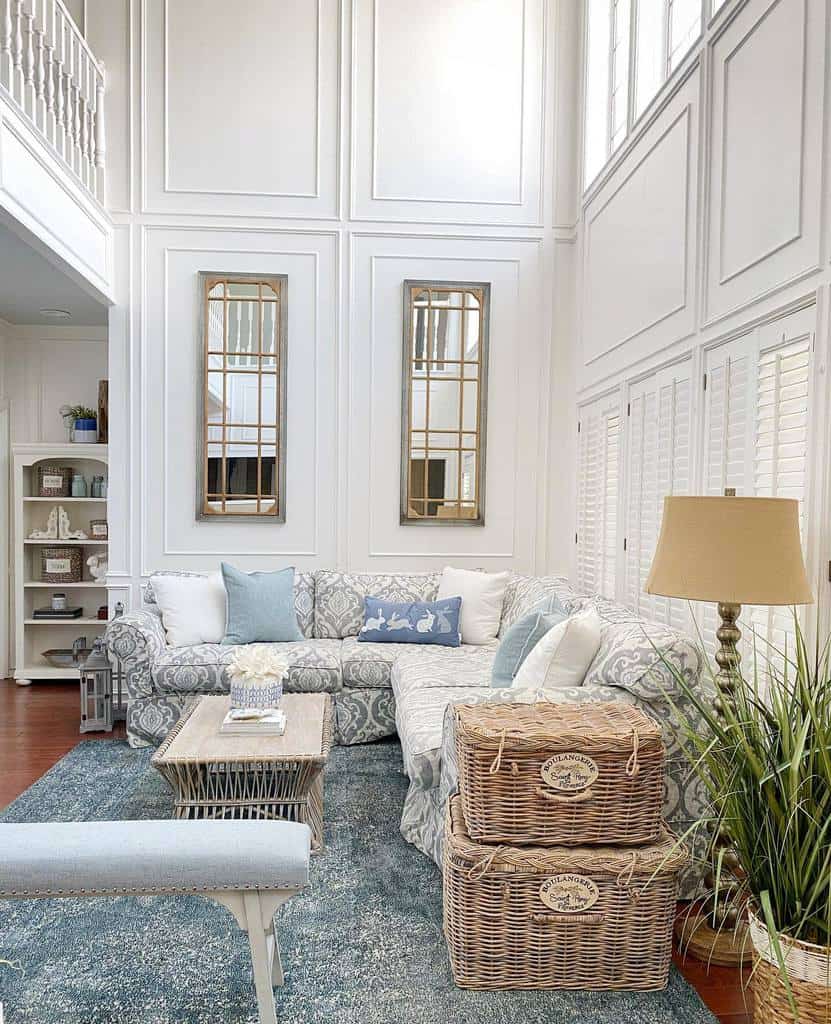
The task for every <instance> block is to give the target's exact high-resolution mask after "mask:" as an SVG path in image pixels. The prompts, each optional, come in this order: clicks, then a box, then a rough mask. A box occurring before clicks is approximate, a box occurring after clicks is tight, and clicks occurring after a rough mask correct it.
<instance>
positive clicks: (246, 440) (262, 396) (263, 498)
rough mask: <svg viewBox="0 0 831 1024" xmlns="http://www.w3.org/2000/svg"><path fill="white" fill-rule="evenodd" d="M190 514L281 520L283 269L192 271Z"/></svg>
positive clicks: (283, 499)
mask: <svg viewBox="0 0 831 1024" xmlns="http://www.w3.org/2000/svg"><path fill="white" fill-rule="evenodd" d="M199 284H200V287H199V295H200V311H199V312H200V319H201V324H202V343H201V349H202V377H201V382H200V396H201V401H200V406H201V411H200V420H199V424H198V431H197V436H198V438H199V441H200V444H201V450H200V453H199V459H198V463H197V466H198V468H197V505H196V517H197V519H217V518H232V517H234V518H239V517H245V518H248V519H252V518H258V519H264V520H268V521H270V522H281V523H282V522H285V518H286V325H287V307H286V301H287V295H286V292H287V277H286V275H285V274H268V275H259V274H215V273H207V272H202V273H200V274H199Z"/></svg>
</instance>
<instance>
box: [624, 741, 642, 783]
mask: <svg viewBox="0 0 831 1024" xmlns="http://www.w3.org/2000/svg"><path fill="white" fill-rule="evenodd" d="M639 747H640V737H639V736H638V730H637V729H633V730H632V753H631V755H630V757H629V760H628V761H627V762H626V777H627V778H629V779H635V778H637V776H638V772H639V771H640V770H641V764H640V761H639V760H638V749H639Z"/></svg>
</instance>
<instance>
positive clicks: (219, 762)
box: [151, 693, 333, 850]
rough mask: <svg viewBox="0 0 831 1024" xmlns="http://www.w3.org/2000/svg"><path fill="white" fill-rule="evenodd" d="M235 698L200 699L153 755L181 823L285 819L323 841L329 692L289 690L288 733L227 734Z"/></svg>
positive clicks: (329, 732)
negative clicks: (190, 820) (303, 825)
mask: <svg viewBox="0 0 831 1024" xmlns="http://www.w3.org/2000/svg"><path fill="white" fill-rule="evenodd" d="M229 705H230V698H229V697H198V698H197V699H196V700H194V701H193V702H192V703H191V704H190V705H189V706H188V707H187V708H186V709H185V711H184V713H183V714H182V717H181V718H180V719H179V721H178V722H177V723H176V725H175V726H174V727H173V729H172V730H171V731H170V733H169V734H168V736H167V738H166V739H165V741H164V742H163V743H162V745H161V746H160V747H159V749H158V750H157V751H156V753H155V754H154V755H153V758H152V760H151V764H152V765H153V766H154V768H158V770H159V771H160V772H161V774H162V775H163V776H164V777H165V779H167V781H168V782H169V783H170V785H171V787H172V788H173V792H174V794H175V809H174V812H173V813H174V817H176V818H283V819H285V820H287V821H302V822H305V823H306V824H307V825H308V826H309V827H310V828H311V830H312V849H314V850H319V849H320V848H321V846H322V844H323V766H324V765H325V763H326V759H327V758H328V756H329V750H330V748H331V746H332V729H333V712H332V702H331V699H330V697H329V696H328V695H327V694H325V693H287V694H284V695H283V699H282V701H281V704H280V706H281V707H282V708H283V710H284V711H285V713H286V731H285V733H284V734H283V735H282V736H225V735H222V734H220V732H219V726H220V724H221V723H222V719H223V718H224V717H225V714H226V713H227V711H228V708H229Z"/></svg>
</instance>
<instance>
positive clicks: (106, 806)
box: [0, 740, 715, 1024]
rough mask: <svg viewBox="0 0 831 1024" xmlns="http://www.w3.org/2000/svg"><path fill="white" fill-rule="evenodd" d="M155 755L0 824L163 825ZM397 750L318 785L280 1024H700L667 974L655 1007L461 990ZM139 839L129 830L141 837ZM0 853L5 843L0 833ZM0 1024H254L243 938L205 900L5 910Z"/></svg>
mask: <svg viewBox="0 0 831 1024" xmlns="http://www.w3.org/2000/svg"><path fill="white" fill-rule="evenodd" d="M149 759H150V751H136V750H130V749H129V748H128V747H127V746H126V744H124V743H119V742H115V741H100V740H95V741H87V742H84V743H81V744H79V746H78V747H76V748H75V749H74V750H73V751H72V752H71V753H69V754H68V755H67V756H66V757H64V758H63V760H61V761H60V762H59V763H58V764H56V765H55V767H54V768H52V769H51V770H50V771H49V772H48V773H47V774H46V775H45V776H44V777H43V778H42V779H40V780H39V781H38V782H36V783H35V785H33V786H32V787H31V788H30V789H28V790H27V791H26V792H25V793H24V794H23V795H22V796H21V797H20V798H19V799H18V800H16V801H15V802H14V803H13V804H12V805H11V806H10V807H9V808H8V809H7V810H6V811H5V813H4V814H2V815H0V818H2V819H3V820H5V821H70V820H79V819H84V820H107V819H114V818H127V819H137V820H140V819H142V818H164V817H168V816H169V815H170V813H171V806H172V805H171V798H170V793H169V790H168V787H167V785H166V783H165V782H164V781H163V780H162V779H161V777H160V776H159V775H158V773H157V772H156V771H155V770H154V769H153V768H151V767H150V764H149ZM405 790H406V780H405V778H404V777H403V776H402V774H401V753H400V748H399V746H398V744H397V743H393V742H390V743H382V744H375V745H372V746H364V747H338V748H335V750H334V751H333V753H332V757H331V761H330V764H329V769H328V773H327V778H326V804H325V818H326V836H325V840H326V850H325V852H324V853H323V854H322V855H321V856H318V857H315V858H314V859H313V871H312V878H313V881H312V885H311V886H310V888H309V889H308V890H307V891H306V893H304V894H303V895H302V896H300V897H297V898H295V899H294V900H291V901H290V902H289V903H287V904H286V905H285V906H284V907H283V908H282V909H281V910H280V911H278V929H279V935H280V944H281V946H282V950H283V964H284V966H285V972H286V984H285V986H284V987H283V988H282V989H277V990H276V996H277V1016H278V1019H279V1020H280V1022H281V1024H318V1022H319V1024H324V1022H325V1024H410V1022H411V1024H485V1022H487V1024H619V1022H623V1021H625V1022H627V1024H641V1022H643V1024H647V1022H648V1024H712V1022H713V1021H714V1020H715V1018H714V1017H713V1016H712V1014H710V1013H709V1011H708V1010H706V1009H705V1008H704V1006H703V1005H702V1003H701V1001H700V999H699V998H698V996H697V995H696V993H695V992H694V991H693V989H691V988H690V987H689V986H688V985H687V983H686V982H685V981H684V980H683V978H682V977H681V976H680V975H679V974H678V973H677V972H676V971H675V970H673V972H672V974H671V976H670V982H669V987H668V988H667V990H666V991H665V992H654V993H565V992H543V993H540V992H498V993H476V992H463V991H460V990H459V989H457V988H456V987H455V986H454V985H453V979H452V977H451V974H450V966H449V963H448V959H447V951H446V947H445V944H444V938H443V936H442V924H441V875H440V873H439V871H438V869H437V868H436V866H435V865H434V864H433V863H432V862H431V861H430V860H428V858H427V857H425V856H423V855H422V854H421V853H419V852H418V851H417V850H415V849H414V848H413V847H411V846H409V845H408V844H407V843H405V842H404V840H403V839H402V838H401V836H400V835H399V832H398V819H399V815H400V810H401V803H402V801H403V798H404V793H405ZM136 828H141V825H140V824H137V825H136ZM0 856H2V836H1V835H0ZM0 957H2V958H5V959H9V960H14V961H17V963H19V965H20V967H21V968H22V969H21V970H10V969H9V968H8V967H6V966H4V965H2V964H0V1001H2V1003H3V1007H4V1011H5V1020H6V1022H7V1024H220V1022H221V1024H254V1022H256V1019H257V1017H256V1004H255V1001H254V989H253V984H252V979H251V961H250V959H249V953H248V946H247V940H246V937H245V935H244V934H243V933H242V932H241V931H240V930H239V929H238V928H237V926H236V924H235V923H234V920H233V918H232V917H231V915H230V913H229V912H228V911H227V910H225V909H224V908H222V907H220V906H218V905H217V904H215V903H212V902H210V901H209V900H205V899H202V898H201V897H195V896H192V897H155V898H150V897H141V898H135V897H123V898H121V899H117V900H103V899H87V900H68V899H66V900H30V901H19V902H16V901H11V900H5V901H0Z"/></svg>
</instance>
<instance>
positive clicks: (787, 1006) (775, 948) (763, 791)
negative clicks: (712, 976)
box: [675, 615, 831, 1024]
mask: <svg viewBox="0 0 831 1024" xmlns="http://www.w3.org/2000/svg"><path fill="white" fill-rule="evenodd" d="M817 632H818V633H819V634H820V635H819V636H818V639H817V642H816V645H815V646H814V644H813V643H812V645H811V650H810V651H809V650H808V647H807V644H806V641H805V637H804V635H803V632H802V628H801V626H800V624H799V621H798V620H797V618H796V615H794V634H793V640H792V641H791V642H790V643H788V644H787V646H785V645H782V644H779V643H777V645H776V647H773V645H770V644H764V643H763V642H762V641H761V640H760V641H757V646H756V650H755V654H754V657H753V658H752V659H750V658H748V659H747V662H748V664H747V666H746V667H744V668H742V669H739V668H738V667H737V670H736V672H735V674H734V677H733V679H734V687H733V690H732V692H731V694H730V699H729V700H728V701H724V702H723V708H722V710H720V711H716V710H715V709H714V708H713V707H712V703H711V700H710V697H709V695H708V693H707V690H706V689H697V691H696V692H695V693H692V692H691V689H690V686H689V683H688V682H681V681H679V686H680V687H681V692H683V694H684V696H685V697H686V698H687V699H688V700H689V701H690V703H691V704H692V707H693V708H694V711H691V713H690V714H691V715H695V724H693V720H692V718H690V719H689V720H688V719H686V718H685V717H684V716H680V722H679V726H680V734H681V735H680V739H681V742H682V745H683V747H684V752H685V754H686V756H687V757H688V759H689V763H690V764H691V765H692V767H693V769H694V770H695V772H696V774H697V775H698V777H699V779H700V780H701V781H702V782H703V783H704V786H705V789H706V793H707V797H708V799H709V802H710V805H711V807H712V819H713V829H714V832H715V834H716V835H718V833H719V832H721V831H726V832H727V833H728V835H729V837H730V841H731V844H732V845H733V847H734V848H735V850H734V852H735V854H736V857H737V861H738V864H739V865H740V871H739V872H738V873H737V875H736V876H735V878H734V879H733V892H732V894H731V895H732V896H733V902H734V904H737V905H739V906H741V905H742V904H744V903H746V904H747V906H748V908H749V933H750V934H749V942H748V945H749V946H750V947H751V949H752V951H753V956H754V960H755V964H754V970H753V972H752V974H751V977H750V986H751V988H752V990H753V997H754V1003H755V1011H754V1018H753V1019H754V1021H755V1022H756V1024H795V1022H798V1024H820V1022H822V1024H827V1022H828V1021H829V1020H831V841H829V836H828V822H829V814H828V811H829V803H830V802H831V758H829V751H830V750H831V656H830V653H829V652H831V637H829V636H822V635H821V630H820V629H819V628H818V630H817ZM783 647H784V649H783ZM675 675H676V680H677V679H678V675H677V673H676V674H675ZM699 716H700V717H699ZM702 722H703V723H704V726H703V728H702V725H701V723H702ZM731 852H732V851H731ZM716 888H718V886H716Z"/></svg>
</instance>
